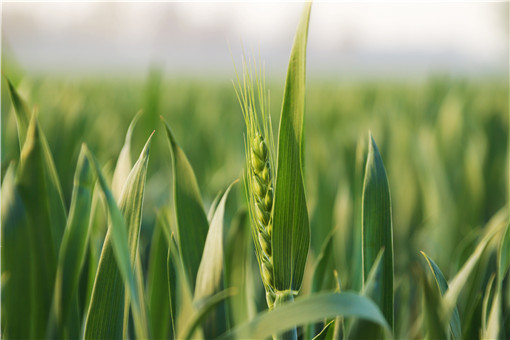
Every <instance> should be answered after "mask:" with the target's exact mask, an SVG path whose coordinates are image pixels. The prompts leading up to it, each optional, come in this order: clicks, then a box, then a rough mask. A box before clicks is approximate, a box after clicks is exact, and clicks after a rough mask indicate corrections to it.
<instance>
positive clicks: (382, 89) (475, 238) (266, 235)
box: [1, 6, 510, 339]
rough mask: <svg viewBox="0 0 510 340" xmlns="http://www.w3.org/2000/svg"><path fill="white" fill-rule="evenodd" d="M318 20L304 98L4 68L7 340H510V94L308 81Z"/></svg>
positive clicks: (247, 74) (428, 85)
mask: <svg viewBox="0 0 510 340" xmlns="http://www.w3.org/2000/svg"><path fill="white" fill-rule="evenodd" d="M309 10H310V8H309V6H305V10H304V13H303V17H302V19H301V22H300V24H299V27H298V30H297V33H296V38H295V41H294V47H293V49H292V52H291V58H290V62H289V68H288V71H287V77H286V79H285V83H284V79H273V78H270V77H269V76H268V79H267V81H266V78H265V75H264V74H263V72H261V70H260V69H259V68H257V65H259V64H257V63H255V64H252V63H251V62H250V61H246V60H243V68H242V69H241V71H243V72H241V73H240V74H238V75H236V74H234V73H233V75H232V78H233V79H234V84H235V86H234V88H233V87H232V84H222V83H213V82H211V81H209V82H206V81H204V82H201V81H197V80H195V81H192V80H189V79H171V80H169V79H164V78H162V77H161V74H160V72H162V71H160V70H154V71H152V72H151V73H150V75H149V77H148V79H147V81H146V82H145V83H143V82H138V81H136V80H131V81H129V80H124V79H121V80H119V79H117V80H115V79H114V80H108V81H107V80H103V79H86V80H77V79H75V80H69V79H66V80H62V79H59V78H50V77H32V78H29V77H26V78H25V77H22V74H21V73H20V72H19V71H17V69H16V68H15V67H13V66H12V65H11V64H9V63H7V64H5V65H3V70H4V73H5V74H6V75H7V76H6V77H4V79H3V80H2V81H3V83H2V101H1V105H2V126H1V128H2V131H1V132H2V133H1V138H2V143H1V148H2V149H1V166H2V168H1V170H2V173H1V174H2V189H1V222H2V235H1V237H2V238H1V245H2V247H1V248H2V252H1V259H2V263H1V265H2V268H1V270H2V276H1V284H2V291H1V293H2V297H1V302H2V306H1V308H2V314H1V316H2V319H1V334H2V336H4V337H5V338H81V337H84V338H89V339H97V338H122V337H124V338H125V337H137V338H156V339H162V338H179V339H184V338H191V337H204V338H208V339H209V338H222V339H231V338H265V337H270V336H274V337H275V338H294V339H295V338H300V339H301V338H302V339H312V338H314V337H317V339H332V338H346V339H347V338H352V339H356V338H381V337H391V336H392V337H395V338H418V339H419V338H454V339H459V338H510V274H509V265H510V230H509V229H510V228H509V227H508V225H509V213H508V196H507V195H508V189H507V188H508V172H509V169H508V161H509V156H508V143H509V141H508V127H509V112H508V84H507V83H505V82H500V81H499V80H497V79H480V80H479V82H476V83H472V82H469V81H467V80H463V79H452V78H448V77H431V78H430V79H429V80H428V81H426V82H424V83H416V82H415V83H403V82H384V81H378V82H368V81H367V82H359V83H348V82H342V81H340V82H338V81H336V80H335V81H333V80H332V79H314V78H313V77H308V79H307V80H306V81H305V75H306V68H305V65H306V63H305V61H306V40H307V27H308V16H309ZM3 62H4V63H5V61H4V60H3ZM269 62H270V60H268V61H266V63H269ZM252 65H253V68H252ZM7 77H9V79H7ZM238 80H239V82H237V81H238ZM11 81H12V83H11ZM284 84H285V86H284ZM305 84H306V94H305ZM267 89H271V98H270V100H269V98H268V97H267V96H266V93H267V92H266V91H267ZM279 91H281V92H279ZM236 93H237V96H236ZM305 99H306V100H305ZM140 108H141V109H142V112H141V113H137V112H138V110H139V109H140ZM271 112H272V113H273V114H271ZM275 112H277V113H278V115H276V114H274V113H275ZM242 113H243V114H244V115H243V114H242ZM160 116H161V118H160ZM243 118H244V119H243ZM273 126H274V127H275V128H274V133H273ZM154 130H155V132H154V133H153V131H154ZM369 131H370V133H369Z"/></svg>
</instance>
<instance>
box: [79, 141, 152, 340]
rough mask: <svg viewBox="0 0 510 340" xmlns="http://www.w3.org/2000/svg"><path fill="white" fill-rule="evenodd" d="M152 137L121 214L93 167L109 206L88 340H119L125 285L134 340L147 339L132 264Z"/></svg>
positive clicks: (125, 194) (130, 180)
mask: <svg viewBox="0 0 510 340" xmlns="http://www.w3.org/2000/svg"><path fill="white" fill-rule="evenodd" d="M151 138H152V135H151V137H149V140H148V141H147V143H146V144H145V147H144V149H143V150H142V153H141V154H140V157H139V159H138V161H137V162H136V164H135V165H134V166H133V169H132V170H131V173H130V174H129V176H128V179H127V181H126V184H125V188H124V190H123V193H122V197H121V199H120V210H119V208H118V207H117V204H116V203H115V199H114V198H113V195H112V193H111V191H110V190H109V188H108V185H107V183H106V180H105V179H104V176H103V174H102V173H101V169H100V167H99V164H98V163H97V160H95V159H94V165H95V169H96V172H97V174H98V178H99V183H100V185H101V188H102V190H103V193H104V195H105V198H106V202H107V204H108V210H109V213H110V219H111V224H110V226H109V228H108V232H107V234H106V239H105V241H104V245H103V250H102V252H101V258H100V260H99V265H98V269H97V274H96V280H95V282H94V288H93V291H92V298H91V301H90V307H89V311H88V314H87V320H86V323H85V335H84V337H85V338H87V339H97V338H120V337H122V336H123V324H124V299H125V296H124V288H125V286H124V285H125V284H126V285H127V289H128V292H129V296H130V298H131V306H132V312H133V319H134V324H135V332H136V334H137V337H144V338H145V337H147V325H146V320H145V319H144V318H143V311H142V308H144V306H142V304H141V298H142V297H140V296H139V290H138V287H137V283H136V281H135V276H134V270H133V266H134V262H135V256H136V251H137V246H138V235H139V232H140V222H141V215H142V204H143V195H144V189H145V179H146V175H147V163H148V161H149V148H150V142H151Z"/></svg>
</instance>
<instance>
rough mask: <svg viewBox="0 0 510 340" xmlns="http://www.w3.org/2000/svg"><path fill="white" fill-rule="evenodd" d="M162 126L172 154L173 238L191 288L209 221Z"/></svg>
mask: <svg viewBox="0 0 510 340" xmlns="http://www.w3.org/2000/svg"><path fill="white" fill-rule="evenodd" d="M163 122H164V121H163ZM165 127H166V133H167V137H168V141H169V143H170V150H171V154H172V165H173V183H174V188H173V189H174V203H175V215H176V219H177V242H178V245H179V250H180V252H181V258H182V261H183V263H184V270H185V271H186V276H187V280H188V284H189V286H190V287H191V289H192V290H193V289H194V287H195V282H196V277H197V272H198V267H199V266H200V261H201V259H202V253H203V251H204V245H205V239H206V236H207V230H208V229H209V224H208V222H207V217H206V215H205V211H204V206H203V203H202V198H201V196H200V190H199V189H198V184H197V180H196V178H195V173H194V172H193V169H192V167H191V164H190V163H189V161H188V158H187V157H186V155H185V154H184V151H182V149H181V148H180V147H179V145H178V144H177V142H176V140H175V137H174V136H173V133H172V131H171V130H170V127H169V126H168V124H166V123H165ZM192 292H193V291H192Z"/></svg>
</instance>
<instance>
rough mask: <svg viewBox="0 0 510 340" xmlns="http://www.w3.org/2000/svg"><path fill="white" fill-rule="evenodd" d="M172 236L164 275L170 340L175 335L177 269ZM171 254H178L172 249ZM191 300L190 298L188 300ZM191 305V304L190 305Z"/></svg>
mask: <svg viewBox="0 0 510 340" xmlns="http://www.w3.org/2000/svg"><path fill="white" fill-rule="evenodd" d="M173 237H174V236H173V234H172V235H171V236H170V237H169V239H171V241H169V245H168V255H167V259H166V274H167V283H168V303H169V307H170V321H171V324H170V326H171V330H172V338H174V339H175V333H176V328H175V327H176V325H175V319H176V315H177V308H176V304H177V296H176V293H177V269H176V265H175V263H174V261H175V260H177V258H175V259H174V257H173V256H172V248H175V246H174V245H175V239H173ZM173 253H175V254H178V252H177V249H174V251H173ZM190 300H191V298H190ZM190 304H191V303H190Z"/></svg>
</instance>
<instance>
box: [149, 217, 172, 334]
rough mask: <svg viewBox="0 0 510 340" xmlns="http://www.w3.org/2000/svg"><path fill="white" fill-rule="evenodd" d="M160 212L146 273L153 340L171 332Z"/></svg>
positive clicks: (164, 242) (165, 247) (164, 241)
mask: <svg viewBox="0 0 510 340" xmlns="http://www.w3.org/2000/svg"><path fill="white" fill-rule="evenodd" d="M162 220H163V216H162V212H161V211H160V212H159V213H158V217H157V219H156V221H157V222H156V226H155V227H154V234H153V236H152V242H151V248H150V249H151V250H150V255H149V268H148V273H147V298H148V299H147V302H148V304H149V305H148V307H149V313H150V318H149V320H150V327H151V328H150V330H151V335H152V336H153V337H154V338H155V339H166V338H168V337H169V334H170V332H171V331H173V329H172V327H173V324H172V323H171V322H168V320H170V317H171V316H170V304H169V301H170V300H169V296H168V292H169V290H168V277H167V256H168V241H167V238H166V237H165V232H164V231H163V228H164V226H163V221H162Z"/></svg>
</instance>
